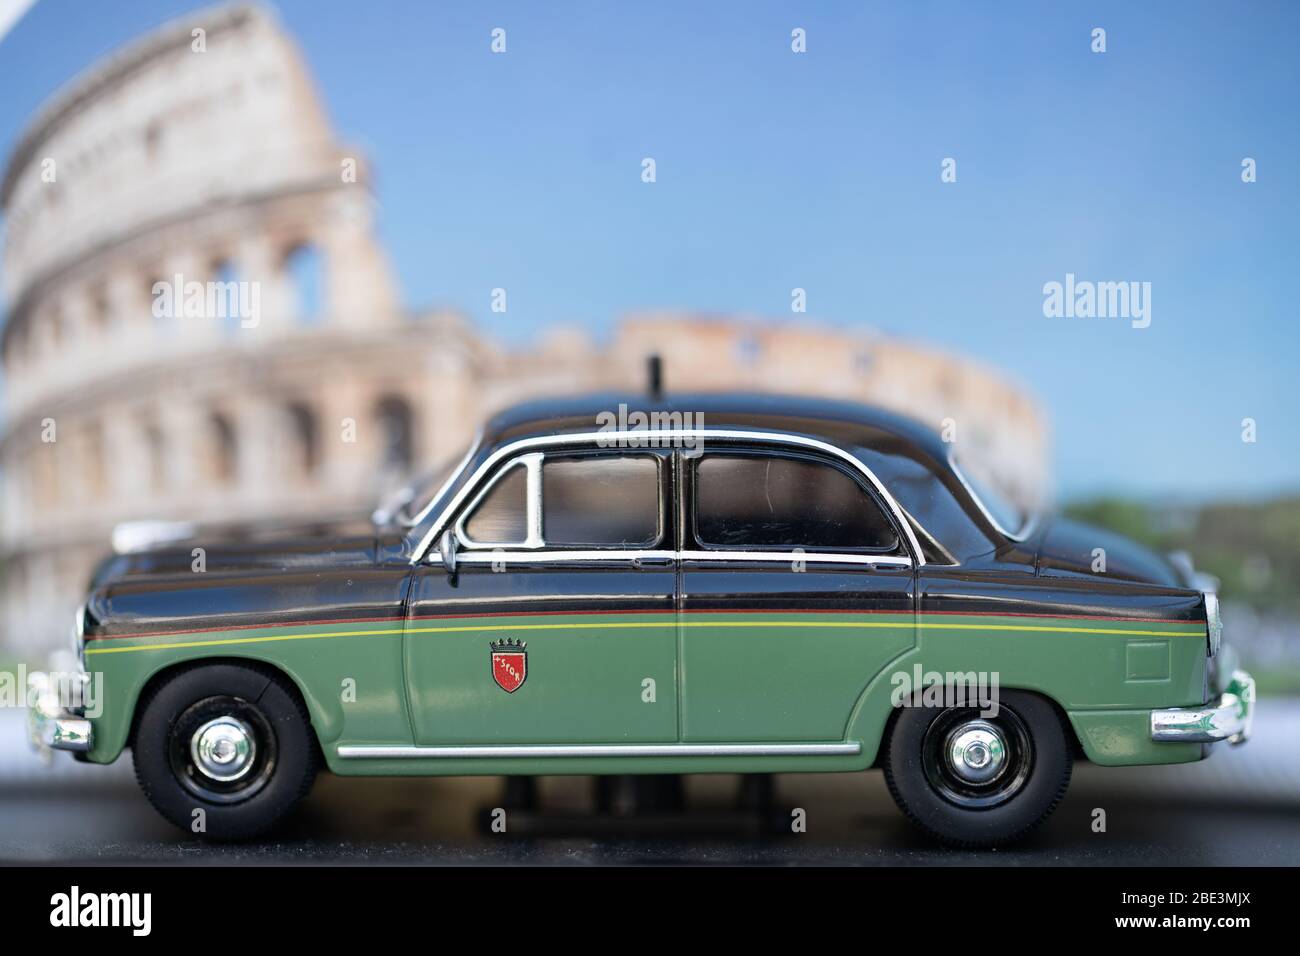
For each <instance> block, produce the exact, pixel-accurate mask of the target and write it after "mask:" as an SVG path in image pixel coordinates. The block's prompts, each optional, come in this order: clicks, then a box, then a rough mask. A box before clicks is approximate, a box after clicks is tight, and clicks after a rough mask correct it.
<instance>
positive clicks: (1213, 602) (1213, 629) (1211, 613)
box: [1205, 591, 1223, 657]
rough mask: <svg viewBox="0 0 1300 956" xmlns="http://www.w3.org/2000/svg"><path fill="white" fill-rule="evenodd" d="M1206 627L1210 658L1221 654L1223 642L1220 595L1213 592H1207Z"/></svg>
mask: <svg viewBox="0 0 1300 956" xmlns="http://www.w3.org/2000/svg"><path fill="white" fill-rule="evenodd" d="M1205 626H1206V629H1207V635H1208V638H1209V648H1210V656H1211V657H1213V656H1214V655H1215V654H1218V653H1219V645H1220V644H1221V643H1222V642H1223V617H1222V616H1221V615H1220V613H1219V595H1217V594H1216V593H1214V592H1213V591H1206V592H1205Z"/></svg>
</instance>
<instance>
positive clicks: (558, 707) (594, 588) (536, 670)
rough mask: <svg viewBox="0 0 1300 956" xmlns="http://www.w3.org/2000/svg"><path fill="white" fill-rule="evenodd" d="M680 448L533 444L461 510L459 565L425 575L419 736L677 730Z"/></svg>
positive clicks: (465, 739) (412, 622)
mask: <svg viewBox="0 0 1300 956" xmlns="http://www.w3.org/2000/svg"><path fill="white" fill-rule="evenodd" d="M671 466H672V459H671V454H669V453H658V452H653V453H652V452H632V451H618V450H609V449H599V448H595V447H590V448H573V447H566V448H556V449H553V450H544V451H534V450H529V451H527V452H525V453H522V454H519V455H516V456H514V457H507V458H505V459H503V461H502V462H501V464H500V466H499V467H497V468H496V469H495V470H493V471H492V472H491V473H489V474H487V475H485V476H483V478H482V480H481V481H480V482H479V484H480V487H479V488H478V489H477V490H475V491H473V492H471V493H470V494H469V495H468V496H467V497H466V499H465V500H466V502H467V504H466V506H465V507H464V508H463V509H462V510H461V512H460V513H458V514H456V515H454V516H452V518H451V523H450V527H451V528H453V529H454V534H455V535H456V544H457V547H456V561H455V570H454V572H449V571H448V570H447V569H446V568H445V567H444V565H443V563H442V562H441V561H440V560H439V559H438V558H437V557H436V555H435V556H434V559H433V561H432V562H425V563H424V564H422V565H421V567H420V570H419V571H418V572H417V573H416V575H415V578H414V580H413V582H412V591H411V597H410V601H409V605H408V619H407V624H406V633H405V636H404V641H405V661H406V673H407V683H408V693H409V697H410V701H411V712H412V720H413V723H414V729H415V736H416V741H417V743H420V744H441V745H449V744H458V743H464V744H484V743H498V744H511V743H521V744H546V743H572V744H593V745H595V744H605V743H636V742H670V741H675V740H676V739H677V695H676V668H677V638H676V627H675V618H676V612H675V591H676V562H675V555H674V552H673V549H672V544H671V542H672V541H673V540H674V537H675V534H676V532H675V528H674V527H673V521H674V513H673V509H672V508H670V507H669V506H668V502H669V501H670V500H672V499H671V497H670V495H671V494H672V490H671V486H672V482H673V478H672V467H671Z"/></svg>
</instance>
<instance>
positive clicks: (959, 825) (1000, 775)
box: [882, 691, 1071, 846]
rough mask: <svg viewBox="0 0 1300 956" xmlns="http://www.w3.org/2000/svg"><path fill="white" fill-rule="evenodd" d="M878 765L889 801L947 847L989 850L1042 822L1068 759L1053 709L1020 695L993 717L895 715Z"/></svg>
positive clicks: (965, 712) (952, 711)
mask: <svg viewBox="0 0 1300 956" xmlns="http://www.w3.org/2000/svg"><path fill="white" fill-rule="evenodd" d="M886 748H887V749H886V752H885V754H884V759H883V761H882V763H883V765H884V770H885V781H886V783H888V785H889V792H890V794H891V795H892V796H893V798H894V801H895V802H896V803H897V804H898V806H899V808H900V809H901V810H902V811H903V813H904V814H906V815H907V817H908V818H909V819H910V820H911V821H912V822H913V823H915V824H916V825H917V826H918V827H920V828H921V829H922V830H924V831H926V832H927V833H929V834H930V835H931V836H934V837H936V838H938V839H940V840H942V841H944V842H945V843H951V844H955V845H959V846H993V845H997V844H1002V843H1008V842H1011V841H1013V840H1015V839H1017V838H1019V837H1021V836H1023V835H1024V834H1026V833H1027V832H1028V831H1030V830H1031V829H1033V828H1034V827H1036V826H1037V825H1038V824H1040V823H1042V821H1043V820H1044V819H1046V818H1047V816H1048V815H1049V814H1050V813H1051V812H1052V811H1053V810H1054V809H1055V808H1056V805H1057V804H1058V803H1059V802H1060V801H1061V798H1062V797H1063V796H1065V791H1066V788H1067V787H1068V786H1069V785H1070V769H1071V754H1070V747H1069V741H1068V739H1067V737H1066V731H1065V728H1064V727H1063V726H1062V724H1061V719H1060V717H1059V716H1058V715H1057V713H1056V710H1055V708H1054V707H1053V706H1052V705H1051V704H1050V703H1048V702H1047V701H1046V700H1044V699H1043V698H1041V697H1037V696H1035V695H1033V694H1027V693H1024V692H1021V691H1006V692H1004V693H1003V694H1002V695H1001V700H1000V701H999V705H998V709H997V713H996V714H990V715H989V716H987V717H986V716H983V715H981V713H980V711H979V710H978V708H967V707H949V708H935V707H924V706H914V707H905V708H903V709H901V710H900V712H899V714H898V716H897V718H896V719H895V720H894V724H893V729H892V731H891V733H890V736H889V740H888V742H887V744H886Z"/></svg>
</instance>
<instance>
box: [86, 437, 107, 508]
mask: <svg viewBox="0 0 1300 956" xmlns="http://www.w3.org/2000/svg"><path fill="white" fill-rule="evenodd" d="M83 450H84V452H85V457H84V459H83V461H82V469H83V472H82V476H83V478H84V480H85V487H86V491H87V493H88V494H89V496H90V498H91V499H92V500H94V499H95V498H100V497H102V496H103V494H104V492H105V491H106V490H107V487H108V481H107V476H106V474H105V471H104V429H103V426H101V425H100V424H99V423H98V422H94V423H92V424H90V425H87V426H86V430H85V436H84V444H83Z"/></svg>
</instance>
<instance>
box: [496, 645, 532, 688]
mask: <svg viewBox="0 0 1300 956" xmlns="http://www.w3.org/2000/svg"><path fill="white" fill-rule="evenodd" d="M527 677H528V652H527V651H526V650H523V649H522V648H519V647H511V648H509V649H508V650H497V649H496V648H493V649H492V679H493V680H494V681H496V682H497V686H498V687H500V688H501V689H502V690H503V691H505V692H506V693H507V694H513V693H514V692H515V691H517V690H518V689H519V688H520V687H521V686H522V685H523V683H524V679H525V678H527Z"/></svg>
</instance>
